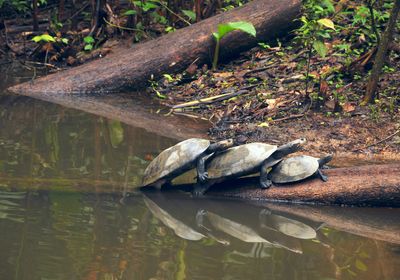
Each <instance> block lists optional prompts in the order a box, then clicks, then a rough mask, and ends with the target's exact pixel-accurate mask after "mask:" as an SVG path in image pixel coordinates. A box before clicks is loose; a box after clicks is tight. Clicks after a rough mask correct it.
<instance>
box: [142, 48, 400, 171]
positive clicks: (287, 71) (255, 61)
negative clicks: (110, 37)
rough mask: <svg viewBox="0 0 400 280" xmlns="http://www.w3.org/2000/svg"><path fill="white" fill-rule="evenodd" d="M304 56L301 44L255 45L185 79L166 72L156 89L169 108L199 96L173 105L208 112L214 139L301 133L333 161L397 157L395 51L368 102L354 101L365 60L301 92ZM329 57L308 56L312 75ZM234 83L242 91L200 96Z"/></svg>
mask: <svg viewBox="0 0 400 280" xmlns="http://www.w3.org/2000/svg"><path fill="white" fill-rule="evenodd" d="M278 52H284V54H285V55H284V56H282V54H279V53H278ZM299 53H300V54H299ZM304 56H305V53H304V52H302V50H301V49H293V50H292V51H291V52H289V53H287V50H285V51H284V50H283V49H281V48H270V49H260V48H254V49H252V50H250V51H249V52H247V53H245V54H242V55H241V56H240V57H239V58H237V59H235V60H233V61H231V62H230V63H228V64H226V65H223V66H220V69H219V70H218V71H216V72H211V71H208V70H206V69H197V72H196V73H197V74H196V75H197V76H196V77H195V78H194V79H193V78H191V79H189V80H190V81H189V82H187V78H186V77H185V73H184V74H183V75H177V76H174V77H173V79H171V77H168V79H167V78H165V79H163V80H162V81H161V82H160V83H159V87H158V89H157V91H158V94H164V95H165V97H166V98H165V99H164V101H163V102H162V103H164V104H166V105H167V106H170V107H172V108H174V107H173V106H176V105H177V104H178V105H181V104H184V103H185V102H189V101H196V100H197V101H198V102H199V103H198V104H195V105H192V106H187V107H183V108H176V109H173V111H174V112H175V113H177V114H184V115H187V116H191V117H193V118H203V119H207V120H209V121H210V122H211V123H212V127H211V129H210V131H209V134H210V136H211V137H212V138H214V139H223V138H230V137H233V138H237V139H240V140H241V141H245V142H253V141H262V142H269V143H277V144H281V143H285V142H287V141H291V140H293V139H295V138H300V137H306V138H307V140H308V143H307V145H306V146H305V149H304V150H305V151H308V152H309V153H310V154H312V155H316V156H318V155H320V154H325V153H333V154H335V155H336V157H335V158H336V162H337V164H338V165H352V164H354V161H359V160H360V159H362V160H364V161H367V162H370V161H371V162H380V161H384V162H387V161H399V160H400V113H399V107H400V90H399V88H400V71H399V70H400V67H399V66H400V63H399V61H400V60H399V55H398V54H397V53H393V54H392V55H391V57H390V61H389V65H391V67H393V68H394V69H395V71H392V72H390V73H384V74H383V75H382V78H381V81H380V87H379V92H380V100H379V101H378V102H377V103H376V104H374V105H369V106H359V103H360V99H361V98H362V96H363V94H364V93H365V85H366V83H367V78H368V74H367V71H368V68H365V69H361V70H359V71H358V74H354V73H347V74H346V75H343V79H342V80H341V83H342V84H341V85H340V87H338V89H337V86H336V82H333V83H331V84H329V85H328V84H327V83H326V82H325V83H324V82H323V81H322V82H321V79H320V81H317V82H316V81H315V79H314V81H310V82H309V85H308V87H309V89H308V91H309V93H308V96H307V95H306V94H305V80H304V66H299V65H300V63H301V60H302V59H303V60H304ZM335 64H338V62H337V61H336V60H335V58H333V59H329V58H327V59H324V60H321V59H320V58H313V59H312V61H311V65H312V70H311V71H313V72H314V73H315V75H316V76H317V75H318V71H321V68H323V67H325V68H327V67H328V66H327V65H330V66H329V68H330V69H332V68H333V67H334V66H333V65H335ZM366 67H370V65H366ZM189 70H190V69H189ZM356 75H358V76H357V80H355V79H354V77H355V76H356ZM185 79H186V80H185ZM240 90H244V93H243V94H240V95H237V96H234V97H232V98H230V99H227V100H223V101H217V102H212V103H208V101H207V98H209V97H212V96H220V95H221V94H226V93H228V94H230V93H233V94H234V93H235V92H238V91H240ZM150 91H152V90H150ZM338 92H339V94H338ZM202 98H206V99H205V100H203V99H202ZM207 103H208V104H207Z"/></svg>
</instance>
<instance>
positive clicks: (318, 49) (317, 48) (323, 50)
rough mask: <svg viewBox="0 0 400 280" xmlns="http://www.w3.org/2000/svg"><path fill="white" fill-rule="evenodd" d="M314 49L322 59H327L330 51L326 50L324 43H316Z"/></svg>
mask: <svg viewBox="0 0 400 280" xmlns="http://www.w3.org/2000/svg"><path fill="white" fill-rule="evenodd" d="M313 48H314V50H315V51H316V52H317V53H318V54H319V55H320V56H321V57H325V56H326V54H327V52H328V49H327V48H326V46H325V44H324V42H322V41H318V40H316V41H314V42H313Z"/></svg>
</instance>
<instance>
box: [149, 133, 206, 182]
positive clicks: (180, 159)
mask: <svg viewBox="0 0 400 280" xmlns="http://www.w3.org/2000/svg"><path fill="white" fill-rule="evenodd" d="M209 146H210V141H209V140H206V139H200V138H190V139H187V140H185V141H182V142H179V143H178V144H176V145H175V146H172V147H170V148H168V149H166V150H164V151H162V152H161V153H160V154H159V155H158V156H157V157H156V158H155V159H154V160H153V161H152V162H151V163H150V164H149V165H148V166H147V168H146V170H145V171H144V176H143V186H147V185H151V184H153V183H155V182H157V181H158V180H160V179H163V178H165V177H168V176H169V175H171V174H172V173H174V172H175V171H178V170H180V169H182V168H185V167H188V168H190V167H191V165H192V164H195V162H196V160H197V158H198V157H199V156H200V155H201V154H203V153H204V152H205V151H206V150H207V149H208V147H209Z"/></svg>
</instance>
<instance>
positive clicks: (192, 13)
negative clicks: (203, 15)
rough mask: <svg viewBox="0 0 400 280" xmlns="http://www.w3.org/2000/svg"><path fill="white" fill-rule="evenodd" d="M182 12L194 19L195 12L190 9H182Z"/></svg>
mask: <svg viewBox="0 0 400 280" xmlns="http://www.w3.org/2000/svg"><path fill="white" fill-rule="evenodd" d="M182 13H183V14H184V15H185V16H187V17H188V18H189V19H190V20H191V21H195V20H196V14H195V13H194V12H193V11H191V10H182Z"/></svg>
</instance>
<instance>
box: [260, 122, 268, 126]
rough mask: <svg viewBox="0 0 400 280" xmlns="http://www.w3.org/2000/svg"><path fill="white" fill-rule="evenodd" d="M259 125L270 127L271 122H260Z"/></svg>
mask: <svg viewBox="0 0 400 280" xmlns="http://www.w3.org/2000/svg"><path fill="white" fill-rule="evenodd" d="M258 127H269V124H268V123H266V122H263V123H260V124H259V125H258Z"/></svg>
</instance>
